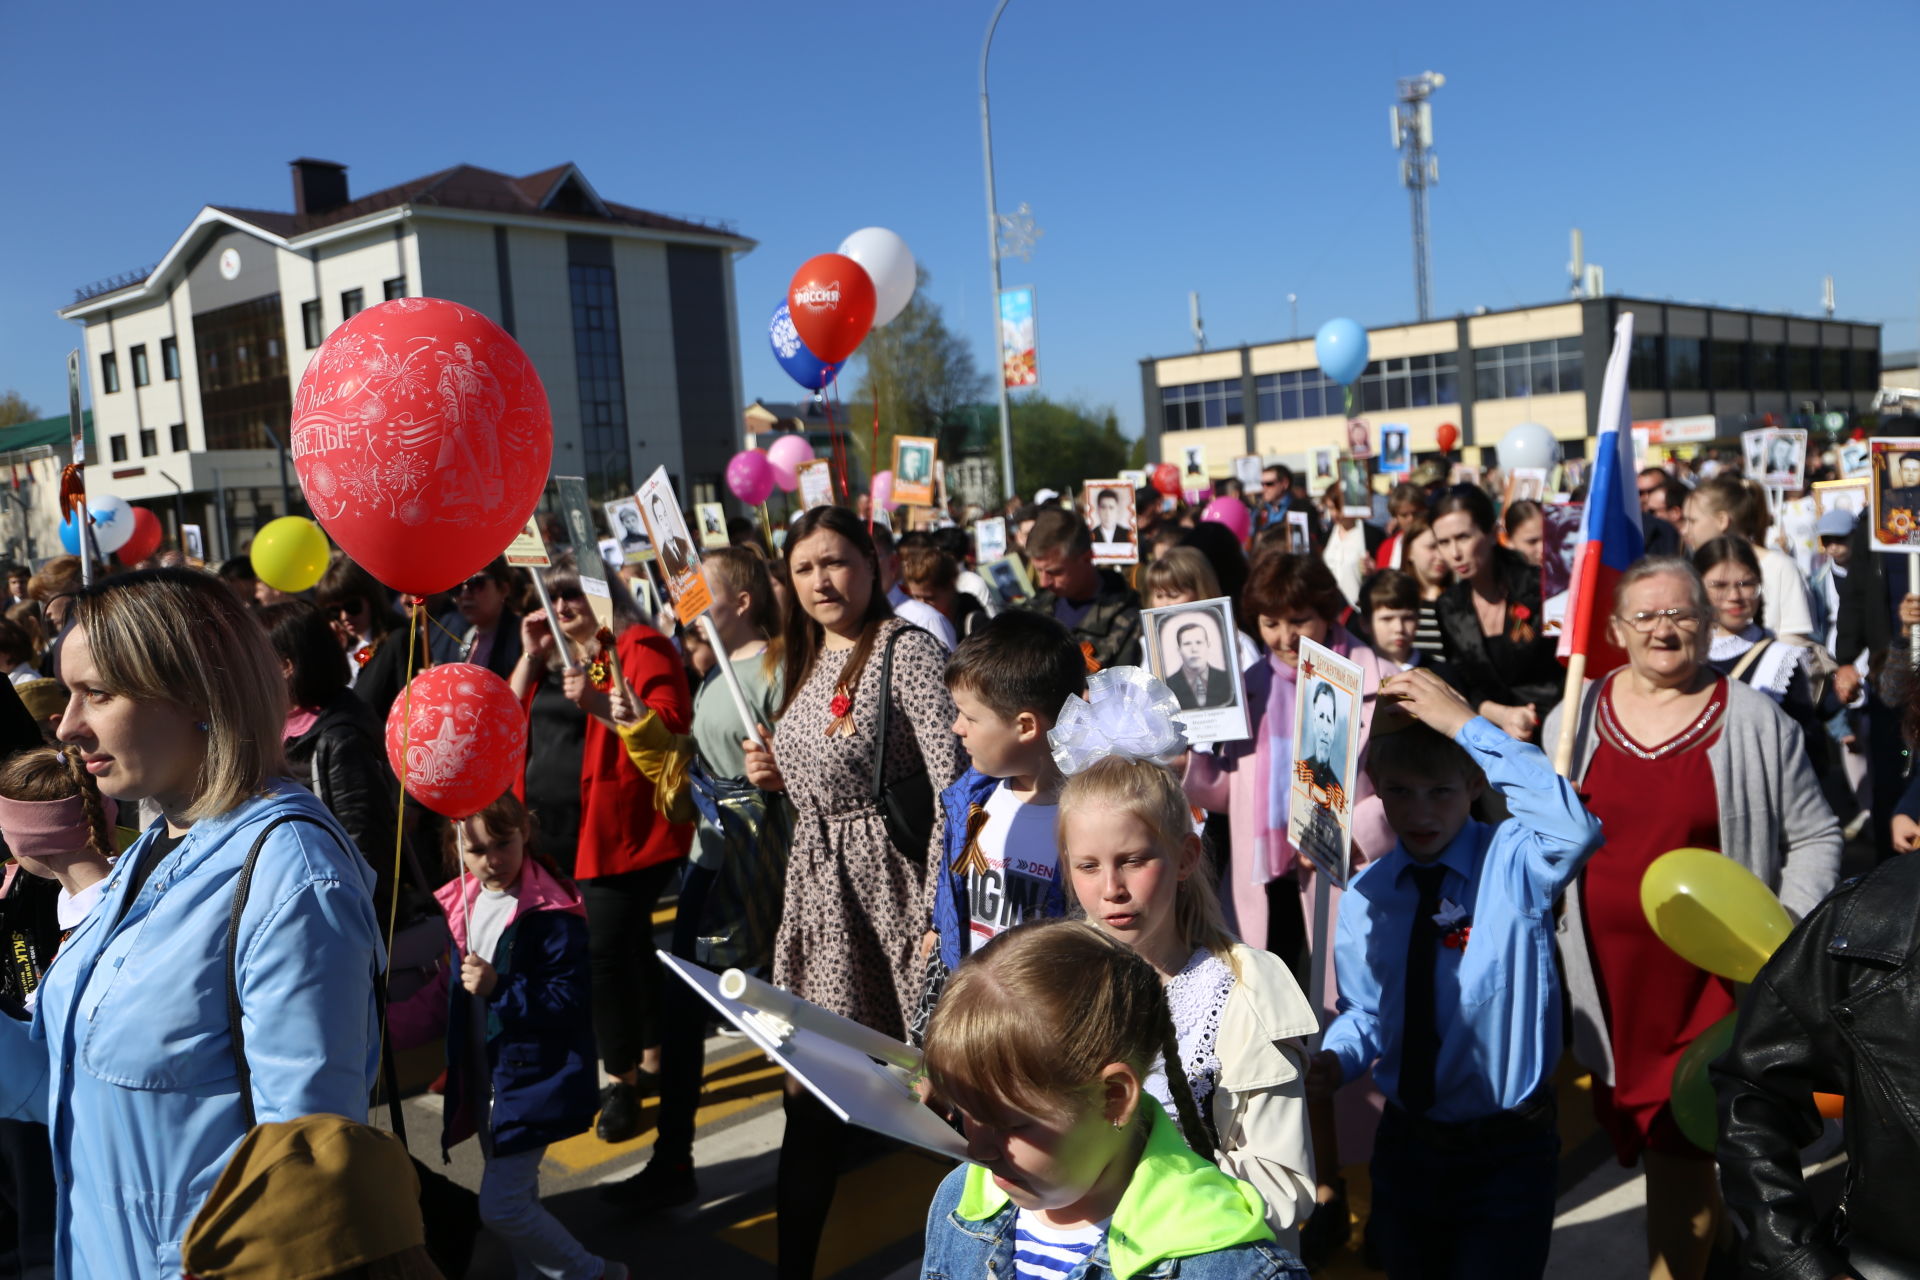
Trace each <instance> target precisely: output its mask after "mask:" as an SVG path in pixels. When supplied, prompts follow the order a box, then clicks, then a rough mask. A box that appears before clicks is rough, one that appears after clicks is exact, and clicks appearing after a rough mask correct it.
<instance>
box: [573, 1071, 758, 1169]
mask: <svg viewBox="0 0 1920 1280" xmlns="http://www.w3.org/2000/svg"><path fill="white" fill-rule="evenodd" d="M754 1064H759V1065H757V1066H756V1065H754ZM784 1074H785V1073H784V1072H783V1071H782V1070H781V1069H780V1068H779V1067H778V1066H777V1065H775V1064H774V1063H771V1062H768V1061H767V1059H766V1056H765V1055H764V1054H762V1053H761V1052H760V1051H759V1050H758V1049H752V1050H749V1051H747V1052H746V1053H740V1054H735V1055H734V1056H733V1057H730V1058H724V1059H722V1060H720V1061H719V1062H714V1063H709V1064H708V1066H707V1069H706V1078H705V1080H704V1081H703V1082H702V1084H701V1088H700V1097H701V1099H702V1104H703V1105H702V1106H701V1107H700V1109H699V1110H698V1111H696V1112H695V1113H694V1119H693V1123H694V1126H695V1129H696V1130H697V1129H698V1128H699V1127H700V1126H702V1125H708V1124H712V1123H714V1122H716V1121H719V1120H724V1119H726V1118H727V1117H728V1116H733V1115H738V1114H739V1113H740V1112H742V1111H747V1110H750V1109H751V1108H754V1107H757V1106H760V1105H761V1104H763V1103H765V1102H767V1101H769V1100H771V1099H775V1098H778V1097H779V1096H780V1088H781V1086H780V1077H781V1076H782V1075H784ZM659 1112H660V1100H659V1099H658V1098H647V1099H644V1100H643V1101H642V1102H641V1105H640V1114H641V1123H642V1124H643V1125H644V1126H645V1127H644V1128H643V1129H642V1130H641V1131H640V1133H639V1134H638V1135H637V1136H636V1137H634V1138H632V1139H630V1140H628V1141H626V1142H616V1143H608V1142H602V1141H601V1140H600V1139H599V1138H598V1137H596V1136H595V1135H594V1134H593V1133H592V1132H591V1131H588V1132H586V1133H582V1134H578V1135H576V1136H574V1137H571V1138H567V1139H564V1140H562V1141H560V1142H556V1143H554V1144H553V1145H552V1146H550V1147H548V1148H547V1159H548V1160H549V1161H551V1162H553V1163H554V1164H556V1165H558V1166H559V1167H560V1168H561V1169H563V1170H565V1171H566V1172H568V1173H575V1174H578V1173H585V1172H587V1171H589V1170H591V1169H594V1168H596V1167H598V1166H600V1165H603V1164H608V1163H611V1162H613V1161H615V1160H619V1159H622V1158H624V1157H626V1156H630V1155H633V1154H635V1153H637V1152H639V1151H642V1150H644V1149H645V1148H647V1147H650V1146H652V1145H653V1140H654V1136H655V1130H654V1120H655V1118H656V1117H657V1116H658V1115H659Z"/></svg>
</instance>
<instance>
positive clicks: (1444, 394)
mask: <svg viewBox="0 0 1920 1280" xmlns="http://www.w3.org/2000/svg"><path fill="white" fill-rule="evenodd" d="M1459 401H1460V365H1459V357H1458V356H1457V355H1456V354H1455V353H1454V352H1451V351H1448V352H1445V353H1443V354H1439V355H1425V356H1403V357H1401V358H1399V359H1397V360H1375V361H1373V362H1372V363H1371V364H1369V365H1368V366H1367V367H1366V369H1365V370H1364V371H1363V372H1362V373H1361V375H1360V406H1361V408H1363V409H1365V410H1367V411H1369V412H1378V411H1380V410H1382V409H1406V408H1424V407H1426V406H1428V405H1435V404H1458V403H1459ZM1333 412H1338V410H1334V411H1333Z"/></svg>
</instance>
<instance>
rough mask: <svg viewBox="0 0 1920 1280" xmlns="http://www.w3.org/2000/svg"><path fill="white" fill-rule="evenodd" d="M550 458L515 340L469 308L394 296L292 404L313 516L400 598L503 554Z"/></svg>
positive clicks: (542, 399) (311, 375)
mask: <svg viewBox="0 0 1920 1280" xmlns="http://www.w3.org/2000/svg"><path fill="white" fill-rule="evenodd" d="M552 461H553V417H552V415H551V414H550V413H549V411H548V409H547V392H546V389H545V388H544V387H542V386H541V385H540V375H539V374H538V373H536V372H534V368H533V362H532V361H530V360H529V359H527V354H526V352H524V351H522V350H521V349H520V344H519V343H517V342H515V341H514V340H513V339H512V338H510V337H508V336H507V334H506V331H505V330H503V329H501V328H500V326H498V325H496V324H495V323H494V322H493V321H491V320H489V319H487V318H486V317H485V316H483V315H481V314H480V313H479V312H478V311H475V310H473V309H472V308H471V307H463V306H459V305H457V304H455V303H452V302H445V301H442V300H441V299H439V298H396V299H395V300H394V301H392V302H383V303H381V304H380V305H379V306H377V307H369V308H368V309H367V310H365V311H362V312H361V313H360V314H359V315H356V316H354V317H353V318H352V319H350V320H348V321H347V322H346V323H345V324H343V325H341V326H340V327H339V328H338V329H335V330H334V331H333V334H332V336H331V337H329V338H328V339H327V340H326V341H325V342H324V343H322V344H321V345H320V349H319V350H318V351H316V352H314V354H313V359H312V361H311V362H310V363H309V364H308V365H307V372H306V375H305V376H304V377H302V378H301V379H300V389H299V391H298V392H296V393H295V395H294V398H293V465H294V469H295V470H296V471H298V472H299V474H300V488H301V489H302V490H303V491H304V492H305V493H306V496H307V505H308V506H309V507H311V508H312V509H313V518H314V519H316V520H318V521H319V522H320V526H321V528H323V529H325V530H326V531H327V535H328V536H329V537H331V538H332V539H333V541H334V543H335V544H336V545H338V546H339V548H340V549H341V550H342V551H344V552H346V553H347V555H348V556H350V557H352V558H353V559H354V560H355V561H357V562H359V563H360V564H361V565H362V566H364V567H365V568H366V569H367V570H368V571H369V572H370V573H372V574H373V576H374V577H376V578H378V579H379V580H380V581H382V582H384V583H386V584H387V585H388V586H389V587H392V588H393V589H394V590H396V591H401V592H405V593H407V594H409V595H431V594H432V593H434V592H436V591H444V590H446V589H447V588H448V587H451V586H453V585H454V584H455V583H458V582H461V581H463V580H464V579H466V578H468V577H471V576H472V575H473V574H474V573H476V572H478V571H479V570H480V569H482V568H484V567H485V566H486V563H487V562H488V561H489V560H491V559H493V558H494V557H495V556H497V555H499V554H500V553H501V552H502V551H504V550H506V547H507V544H508V543H509V542H512V541H513V539H514V537H515V535H517V534H518V533H519V532H520V530H521V529H522V528H524V527H525V526H526V523H527V518H528V517H529V516H531V515H532V514H533V509H534V507H535V506H536V505H537V504H538V503H539V501H540V493H541V490H543V489H544V488H546V484H547V469H548V467H549V466H550V465H551V463H552Z"/></svg>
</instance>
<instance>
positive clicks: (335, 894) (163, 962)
mask: <svg viewBox="0 0 1920 1280" xmlns="http://www.w3.org/2000/svg"><path fill="white" fill-rule="evenodd" d="M74 616H75V627H74V629H73V630H72V631H71V632H69V633H68V635H67V637H66V639H65V641H64V644H63V646H62V651H61V654H60V675H61V679H62V681H63V683H65V684H66V686H67V688H68V689H69V690H70V691H71V698H70V701H69V702H68V704H67V710H66V713H65V715H64V716H63V717H62V718H61V722H60V728H59V736H60V738H61V740H62V741H64V742H68V743H71V744H73V745H74V746H76V747H78V748H79V750H80V752H81V754H82V758H83V760H84V761H85V762H86V767H87V769H88V771H89V772H90V773H92V774H93V775H94V776H95V777H96V778H98V779H99V783H100V790H101V791H102V792H104V793H105V794H107V795H110V796H112V797H114V798H115V799H116V800H119V801H121V802H122V804H123V806H124V805H128V804H129V803H130V802H133V801H137V800H146V799H151V800H153V801H154V802H155V803H156V804H157V805H158V806H159V808H160V810H161V813H162V815H163V817H162V819H161V820H159V821H156V822H155V823H154V824H153V825H152V826H151V827H149V828H148V829H147V831H146V832H145V833H144V834H143V835H142V836H141V837H140V839H139V840H138V841H136V842H135V843H134V845H133V846H132V847H131V848H130V849H128V850H127V852H126V853H125V854H123V855H122V856H121V858H120V860H119V862H118V864H117V865H116V867H115V869H114V873H113V876H112V878H111V879H110V880H108V882H107V884H106V887H105V889H104V891H103V892H102V895H101V898H100V901H99V904H98V905H97V906H96V907H95V908H94V911H93V914H92V915H91V916H89V917H88V918H87V920H86V921H85V922H83V923H82V924H81V925H79V926H78V927H77V928H76V929H75V930H74V931H73V933H72V934H71V936H69V937H68V938H67V940H66V941H65V943H64V944H62V946H61V948H60V951H59V953H58V955H57V956H56V957H55V959H54V962H53V963H52V965H51V966H50V967H49V968H48V970H47V974H46V977H45V979H44V980H43V982H42V984H41V986H40V989H39V996H38V1001H37V1004H36V1005H35V1008H34V1012H33V1019H32V1021H31V1022H18V1021H14V1020H12V1019H8V1018H0V1114H4V1115H8V1116H14V1117H18V1118H23V1119H32V1120H39V1121H41V1122H43V1123H45V1124H46V1125H47V1126H48V1129H49V1131H50V1135H51V1139H52V1146H53V1163H54V1172H55V1175H56V1177H57V1179H58V1183H59V1196H60V1206H59V1217H58V1229H57V1233H56V1241H57V1254H56V1259H57V1269H58V1274H59V1275H60V1276H62V1277H76V1278H78V1277H87V1278H95V1277H97V1278H99V1280H106V1278H107V1277H113V1278H114V1280H120V1278H121V1277H168V1278H169V1280H171V1278H172V1277H177V1276H179V1275H180V1274H181V1268H180V1240H181V1237H182V1236H183V1235H184V1234H185V1233H186V1230H187V1227H188V1225H189V1224H190V1223H191V1222H192V1221H193V1217H194V1214H196V1213H197V1212H198V1211H199V1209H200V1205H201V1203H202V1201H204V1200H205V1199H206V1195H207V1192H208V1191H209V1190H210V1189H211V1188H212V1186H213V1183H214V1181H215V1179H217V1178H218V1177H219V1175H220V1172H221V1170H222V1169H223V1168H224V1167H225V1165H226V1163H227V1159H228V1157H229V1156H230V1155H231V1154H232V1153H233V1150H234V1148H235V1147H237V1146H238V1145H239V1143H240V1139H241V1138H242V1137H243V1136H244V1135H245V1133H246V1131H247V1127H248V1124H249V1122H250V1120H257V1121H262V1122H264V1121H273V1120H292V1119H294V1118H296V1117H298V1116H303V1115H310V1114H313V1113H316V1112H328V1113H333V1114H337V1115H343V1116H347V1117H349V1118H352V1119H356V1120H357V1119H364V1118H365V1116H366V1111H367V1097H368V1093H369V1091H370V1090H371V1088H372V1086H373V1081H374V1078H375V1075H376V1072H377V1070H378V1057H379V1024H378V1016H377V1013H376V1008H375V1003H374V981H375V977H376V975H377V973H378V972H379V970H380V967H381V965H382V963H383V956H382V949H381V944H380V932H379V925H378V922H377V920H376V917H375V912H374V907H373V901H372V894H371V890H372V885H373V873H372V871H371V870H370V869H369V868H368V866H367V865H366V863H365V862H364V860H363V859H362V858H361V857H360V855H359V854H358V853H357V852H356V851H355V850H354V846H353V844H352V842H351V841H350V840H348V839H347V837H346V835H345V833H344V832H342V831H341V830H340V827H339V825H338V824H337V823H336V822H335V821H334V820H333V818H332V817H331V816H330V815H329V814H328V813H327V811H326V809H325V808H324V807H323V806H322V805H321V804H320V803H319V801H317V800H315V799H314V798H313V796H312V795H311V794H310V793H308V792H306V791H304V790H302V789H301V788H299V787H298V786H296V785H294V784H292V783H290V782H288V781H286V780H284V779H280V778H279V777H278V774H279V771H280V741H281V731H282V729H283V727H284V726H283V724H282V721H283V719H284V715H285V710H284V709H285V704H286V696H285V692H284V683H283V681H282V678H281V673H280V666H279V663H278V662H277V661H276V660H275V658H274V656H273V651H272V649H271V647H270V646H269V645H268V643H267V637H266V635H265V633H264V632H263V631H262V630H261V629H260V627H259V626H258V624H256V623H255V622H254V621H253V619H252V618H251V617H250V616H249V615H248V614H247V613H246V611H245V610H244V609H243V608H242V607H241V606H240V605H239V603H238V601H237V600H236V599H235V597H234V596H233V595H232V593H231V592H229V591H228V590H227V588H226V586H225V585H224V584H222V583H221V582H219V581H218V580H216V579H214V578H212V577H208V576H206V575H203V574H198V573H194V572H192V571H190V570H184V569H161V570H155V571H152V572H147V573H136V574H128V575H123V576H120V577H116V578H110V579H108V580H106V581H105V582H103V583H101V584H99V585H97V586H95V587H92V588H90V589H88V590H87V591H85V592H82V593H81V595H80V596H79V597H78V599H77V600H76V602H75V615H74ZM283 817H291V818H293V819H294V820H293V821H287V822H282V823H280V824H279V825H278V826H274V827H273V830H272V831H271V833H269V834H267V835H266V839H265V841H264V843H263V844H262V846H261V850H260V856H259V858H258V861H257V864H256V867H255V870H254V873H253V878H252V883H251V887H250V889H249V891H248V894H247V902H246V908H245V911H244V913H243V915H242V916H241V920H240V928H239V945H238V949H237V963H236V966H235V973H236V983H235V985H236V988H237V995H238V998H239V1007H240V1020H241V1021H240V1025H241V1031H242V1040H243V1043H244V1046H245V1059H246V1065H247V1072H248V1076H249V1081H248V1083H247V1085H246V1094H245V1096H244V1097H243V1095H242V1080H241V1076H240V1069H239V1066H238V1064H237V1062H236V1059H235V1054H234V1045H233V1040H232V1037H231V1035H230V1034H229V1025H230V1023H229V1011H228V990H227V972H226V948H227V935H228V929H229V923H230V919H231V916H232V912H233V904H234V900H235V890H236V888H237V887H238V877H239V872H240V869H241V866H242V864H243V863H244V862H245V861H246V859H247V855H248V853H249V851H250V850H251V849H252V848H253V847H254V844H255V842H256V841H257V840H258V839H259V838H260V836H261V835H262V833H263V832H266V829H267V828H268V827H269V826H271V825H272V824H273V823H274V821H275V819H278V818H283ZM249 1111H251V1113H252V1114H251V1116H249V1114H248V1112H249Z"/></svg>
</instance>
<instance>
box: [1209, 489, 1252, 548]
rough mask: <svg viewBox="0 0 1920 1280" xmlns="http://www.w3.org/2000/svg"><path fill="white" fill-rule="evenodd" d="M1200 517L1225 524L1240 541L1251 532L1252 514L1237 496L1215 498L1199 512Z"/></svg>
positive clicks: (1244, 539) (1250, 534)
mask: <svg viewBox="0 0 1920 1280" xmlns="http://www.w3.org/2000/svg"><path fill="white" fill-rule="evenodd" d="M1200 518H1201V519H1202V520H1211V521H1213V522H1214V523H1215V524H1223V525H1225V526H1227V528H1229V529H1231V530H1232V531H1233V536H1234V537H1235V538H1238V539H1239V540H1240V541H1241V542H1245V541H1246V540H1247V539H1248V538H1249V537H1250V536H1252V534H1253V516H1252V515H1251V514H1250V513H1249V512H1248V511H1247V504H1246V503H1244V502H1242V501H1240V499H1238V498H1226V497H1222V498H1215V499H1214V500H1213V501H1212V502H1209V503H1208V504H1207V509H1206V510H1205V511H1202V512H1201V513H1200Z"/></svg>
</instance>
